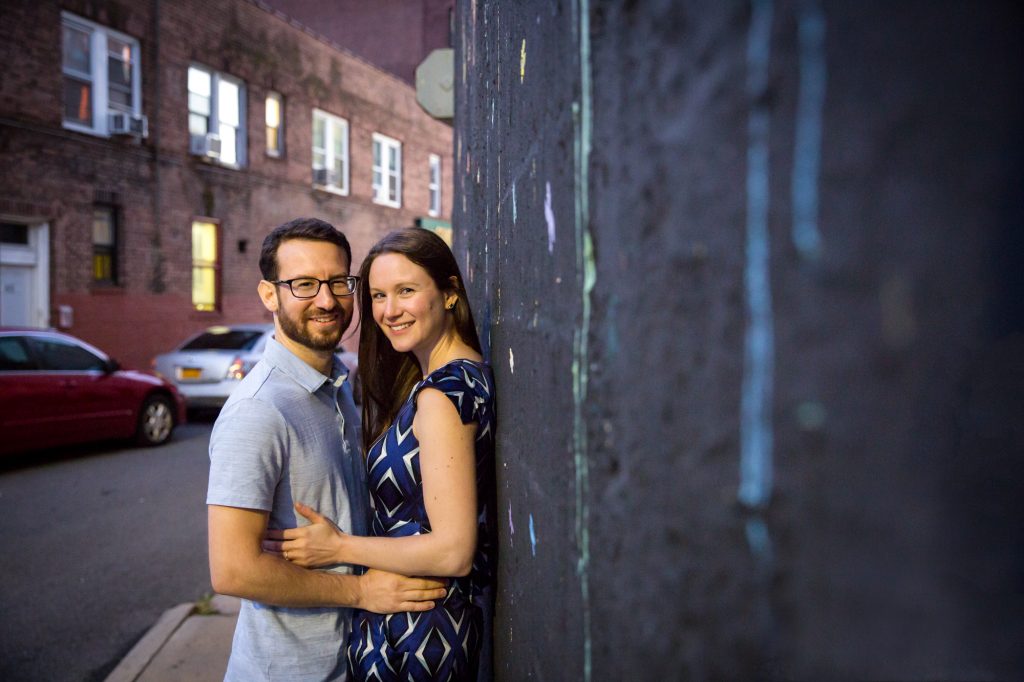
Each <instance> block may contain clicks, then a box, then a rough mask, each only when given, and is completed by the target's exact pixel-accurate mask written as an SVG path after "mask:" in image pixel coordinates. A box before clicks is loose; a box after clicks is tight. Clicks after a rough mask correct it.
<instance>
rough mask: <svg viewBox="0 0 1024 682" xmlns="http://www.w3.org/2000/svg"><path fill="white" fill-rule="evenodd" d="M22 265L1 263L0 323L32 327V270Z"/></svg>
mask: <svg viewBox="0 0 1024 682" xmlns="http://www.w3.org/2000/svg"><path fill="white" fill-rule="evenodd" d="M34 269H35V268H33V267H25V266H22V265H0V325H6V326H12V327H31V326H33V324H34V320H33V319H32V306H31V301H32V299H33V292H32V280H33V277H32V275H33V273H32V271H33V270H34Z"/></svg>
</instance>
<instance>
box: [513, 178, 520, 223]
mask: <svg viewBox="0 0 1024 682" xmlns="http://www.w3.org/2000/svg"><path fill="white" fill-rule="evenodd" d="M518 216H519V211H518V209H517V208H516V183H515V180H513V181H512V224H513V225H515V223H516V221H517V220H518Z"/></svg>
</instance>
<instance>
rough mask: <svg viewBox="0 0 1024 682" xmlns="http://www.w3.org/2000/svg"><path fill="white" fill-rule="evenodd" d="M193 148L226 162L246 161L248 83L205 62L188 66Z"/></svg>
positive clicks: (201, 153) (194, 151)
mask: <svg viewBox="0 0 1024 682" xmlns="http://www.w3.org/2000/svg"><path fill="white" fill-rule="evenodd" d="M188 132H189V137H190V140H191V142H190V146H189V149H190V151H191V152H192V154H194V155H196V156H203V157H207V158H210V159H215V160H217V161H219V162H220V163H222V164H224V165H226V166H235V167H239V166H244V165H245V84H244V83H243V82H242V81H240V80H238V79H237V78H233V77H231V76H229V75H227V74H224V73H218V72H217V71H211V70H210V69H206V68H204V67H202V66H190V67H189V68H188Z"/></svg>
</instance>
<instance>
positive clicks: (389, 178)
mask: <svg viewBox="0 0 1024 682" xmlns="http://www.w3.org/2000/svg"><path fill="white" fill-rule="evenodd" d="M373 200H374V201H375V202H376V203H378V204H384V205H385V206H394V207H395V208H398V207H400V206H401V205H402V143H401V142H399V141H398V140H395V139H392V138H390V137H387V136H385V135H381V134H380V133H374V134H373Z"/></svg>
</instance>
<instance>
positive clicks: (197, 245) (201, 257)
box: [192, 221, 220, 311]
mask: <svg viewBox="0 0 1024 682" xmlns="http://www.w3.org/2000/svg"><path fill="white" fill-rule="evenodd" d="M219 267H220V263H219V261H218V253H217V225H216V224H214V223H206V222H200V221H195V222H193V223H192V305H193V306H194V307H195V309H196V310H203V311H212V310H216V309H217V270H218V269H219Z"/></svg>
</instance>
